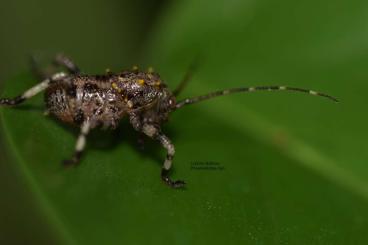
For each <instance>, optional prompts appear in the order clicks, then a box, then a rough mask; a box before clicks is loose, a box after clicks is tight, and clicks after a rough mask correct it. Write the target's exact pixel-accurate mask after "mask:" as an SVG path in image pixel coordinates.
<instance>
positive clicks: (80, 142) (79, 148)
mask: <svg viewBox="0 0 368 245" xmlns="http://www.w3.org/2000/svg"><path fill="white" fill-rule="evenodd" d="M90 129H91V123H90V122H89V121H85V122H83V123H82V126H81V130H80V133H79V136H78V139H77V143H76V144H75V150H74V154H73V156H72V158H71V159H68V160H65V161H64V164H65V165H74V164H77V163H79V161H80V159H81V157H82V154H83V152H84V149H85V148H86V138H87V135H88V133H89V131H90Z"/></svg>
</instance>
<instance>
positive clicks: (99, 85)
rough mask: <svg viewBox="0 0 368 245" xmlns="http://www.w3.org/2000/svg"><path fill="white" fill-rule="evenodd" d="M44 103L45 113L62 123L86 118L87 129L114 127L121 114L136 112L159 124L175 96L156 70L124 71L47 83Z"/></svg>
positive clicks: (81, 121) (166, 114)
mask: <svg viewBox="0 0 368 245" xmlns="http://www.w3.org/2000/svg"><path fill="white" fill-rule="evenodd" d="M45 102H46V107H47V109H48V112H49V113H50V114H52V115H54V116H55V117H56V118H58V119H60V120H61V121H63V122H66V123H69V124H74V125H77V126H80V125H81V124H82V123H83V122H84V121H85V120H87V119H88V120H89V121H90V127H91V129H92V128H95V127H97V126H101V127H103V128H112V129H114V128H116V127H117V125H118V123H119V121H120V119H122V118H123V117H124V116H129V115H130V114H134V113H138V112H139V113H141V114H142V113H144V114H150V116H149V117H145V115H141V116H143V117H144V118H147V119H146V120H149V121H150V123H152V124H155V125H160V124H162V123H163V122H164V121H166V120H167V118H168V111H167V109H168V105H174V103H175V99H174V97H173V95H172V93H171V92H170V91H169V90H168V88H167V86H166V84H165V83H164V82H163V81H162V80H161V78H160V76H159V75H158V74H157V73H153V72H139V71H124V72H121V73H118V74H107V75H96V76H92V75H73V76H69V77H68V78H66V79H64V80H62V81H61V82H56V83H51V84H50V86H49V87H48V88H47V89H46V93H45ZM169 107H170V106H169ZM151 111H153V112H151ZM150 112H151V113H150ZM158 112H160V113H158Z"/></svg>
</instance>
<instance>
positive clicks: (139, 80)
mask: <svg viewBox="0 0 368 245" xmlns="http://www.w3.org/2000/svg"><path fill="white" fill-rule="evenodd" d="M137 82H138V84H139V85H141V86H143V85H144V83H145V82H144V80H143V79H138V81H137Z"/></svg>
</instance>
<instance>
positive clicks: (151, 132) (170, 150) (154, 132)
mask: <svg viewBox="0 0 368 245" xmlns="http://www.w3.org/2000/svg"><path fill="white" fill-rule="evenodd" d="M142 130H143V133H144V134H146V135H147V136H149V137H151V138H153V139H157V140H158V141H159V142H160V143H161V145H162V146H163V147H164V148H165V149H166V151H167V154H166V158H165V162H164V164H163V166H162V170H161V179H162V180H163V181H164V182H165V183H166V184H168V185H169V186H171V187H173V188H181V187H184V185H185V182H184V181H182V180H176V181H173V180H172V179H171V178H170V176H169V172H170V169H171V166H172V161H173V158H174V154H175V147H174V145H173V144H172V143H171V141H170V139H169V138H168V137H167V136H166V135H164V134H163V133H161V132H160V131H159V129H157V128H156V127H154V126H152V125H149V124H145V125H143V128H142Z"/></svg>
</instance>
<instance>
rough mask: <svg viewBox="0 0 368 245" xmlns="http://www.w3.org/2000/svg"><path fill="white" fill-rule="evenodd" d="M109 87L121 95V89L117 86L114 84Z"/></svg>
mask: <svg viewBox="0 0 368 245" xmlns="http://www.w3.org/2000/svg"><path fill="white" fill-rule="evenodd" d="M111 87H112V88H113V89H115V90H116V91H118V92H119V93H121V89H120V88H119V87H118V85H117V84H116V83H112V84H111Z"/></svg>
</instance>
